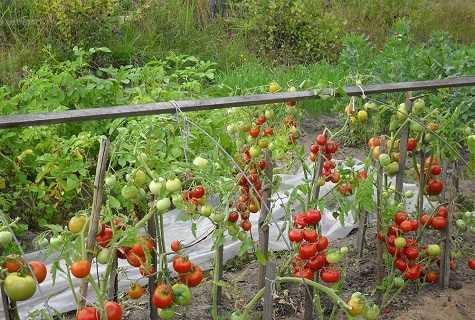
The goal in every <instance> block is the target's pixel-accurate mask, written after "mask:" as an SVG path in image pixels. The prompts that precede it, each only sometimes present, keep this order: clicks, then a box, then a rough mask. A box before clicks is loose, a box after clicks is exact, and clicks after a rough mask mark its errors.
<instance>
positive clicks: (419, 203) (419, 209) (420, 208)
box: [417, 135, 426, 221]
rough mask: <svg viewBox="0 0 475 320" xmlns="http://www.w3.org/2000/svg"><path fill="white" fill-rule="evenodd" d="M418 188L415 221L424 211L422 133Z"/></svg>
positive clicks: (424, 160)
mask: <svg viewBox="0 0 475 320" xmlns="http://www.w3.org/2000/svg"><path fill="white" fill-rule="evenodd" d="M419 157H420V159H419V190H418V193H417V221H421V215H422V213H423V211H424V188H425V185H426V175H425V162H426V154H425V149H424V135H422V141H421V148H420V152H419Z"/></svg>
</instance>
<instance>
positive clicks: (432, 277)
mask: <svg viewBox="0 0 475 320" xmlns="http://www.w3.org/2000/svg"><path fill="white" fill-rule="evenodd" d="M438 281H439V275H438V274H437V272H435V271H429V272H427V274H426V282H427V283H437V282H438Z"/></svg>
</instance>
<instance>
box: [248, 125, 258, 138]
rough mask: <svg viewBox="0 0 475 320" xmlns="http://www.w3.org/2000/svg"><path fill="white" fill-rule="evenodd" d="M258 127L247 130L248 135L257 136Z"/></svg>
mask: <svg viewBox="0 0 475 320" xmlns="http://www.w3.org/2000/svg"><path fill="white" fill-rule="evenodd" d="M259 132H260V130H259V127H254V128H252V129H251V130H249V135H250V136H251V137H253V138H257V137H258V136H259Z"/></svg>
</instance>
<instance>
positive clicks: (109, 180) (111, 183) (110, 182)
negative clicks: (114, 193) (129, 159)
mask: <svg viewBox="0 0 475 320" xmlns="http://www.w3.org/2000/svg"><path fill="white" fill-rule="evenodd" d="M104 182H105V184H106V186H108V187H113V186H114V185H115V183H116V182H117V179H116V177H115V176H108V177H107V178H106V179H105V180H104Z"/></svg>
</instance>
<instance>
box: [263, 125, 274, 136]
mask: <svg viewBox="0 0 475 320" xmlns="http://www.w3.org/2000/svg"><path fill="white" fill-rule="evenodd" d="M273 134H274V129H273V128H272V127H267V128H265V129H264V135H265V136H266V137H271V136H272V135H273Z"/></svg>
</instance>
